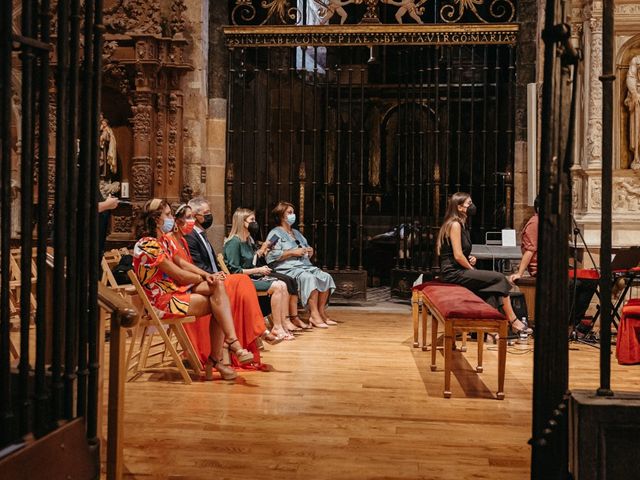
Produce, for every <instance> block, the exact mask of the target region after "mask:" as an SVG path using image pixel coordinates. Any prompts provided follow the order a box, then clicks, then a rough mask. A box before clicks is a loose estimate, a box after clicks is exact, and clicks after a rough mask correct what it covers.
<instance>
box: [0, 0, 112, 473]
mask: <svg viewBox="0 0 640 480" xmlns="http://www.w3.org/2000/svg"><path fill="white" fill-rule="evenodd" d="M80 3H81V2H79V1H77V0H76V1H69V0H60V1H59V2H53V4H52V2H49V1H48V0H43V1H42V2H33V1H30V0H24V1H22V2H19V1H12V0H6V1H3V2H0V55H1V56H2V58H1V59H0V92H1V96H0V112H1V113H0V145H1V152H0V154H1V156H0V165H1V175H0V186H1V190H0V225H1V227H0V228H1V230H0V258H1V266H0V274H1V275H0V276H1V284H0V300H1V301H0V315H1V321H0V326H1V328H0V450H2V449H3V448H4V447H7V446H12V445H21V444H22V442H23V441H24V439H25V438H27V437H36V438H38V437H40V436H42V435H44V434H46V433H48V432H51V431H53V430H55V429H56V428H58V427H59V426H60V421H65V420H71V419H76V418H78V417H84V418H85V422H86V435H87V439H88V441H89V443H90V444H91V445H93V447H94V453H95V454H96V459H97V458H99V457H98V456H97V455H98V454H99V448H97V447H98V444H99V439H98V438H97V420H98V410H97V409H98V398H97V394H98V378H99V377H98V373H99V364H98V363H99V362H98V351H99V350H98V347H99V345H98V331H97V325H98V320H97V319H98V307H97V286H98V268H99V267H98V265H99V258H98V241H97V238H98V223H97V194H96V192H97V191H98V185H97V178H98V170H97V169H98V166H97V165H98V162H97V145H98V130H97V126H98V112H99V109H98V105H99V102H100V95H99V92H100V75H97V74H96V72H99V71H100V70H101V63H102V59H101V58H102V57H101V53H102V25H101V24H102V3H103V2H102V0H95V1H94V0H86V1H85V2H83V5H82V6H81V5H80ZM14 49H15V50H14ZM52 51H55V54H52ZM50 59H55V62H56V68H51V64H50ZM81 105H82V108H81V107H80V106H81ZM12 170H17V171H18V172H19V176H18V175H16V174H15V173H14V174H12ZM12 180H14V181H15V180H19V182H18V184H19V189H18V190H17V191H16V189H15V185H12ZM50 182H51V183H50ZM54 184H55V188H51V189H50V188H49V186H50V185H51V186H52V187H53V185H54ZM50 192H54V194H53V196H50V194H49V193H50ZM13 195H17V199H18V200H15V199H14V198H12V196H13ZM16 220H17V224H18V229H17V234H16V235H15V236H14V238H13V239H12V230H11V225H12V224H14V223H15V222H16ZM13 233H16V232H13ZM12 247H13V248H12ZM51 247H53V248H52V249H51ZM32 251H33V255H34V256H35V258H36V260H35V262H36V267H35V268H32ZM16 256H18V257H20V260H19V265H20V272H21V276H20V278H19V279H13V278H11V272H12V271H15V270H14V269H12V268H11V267H10V263H11V262H12V258H16ZM16 284H17V285H19V287H18V288H17V289H16V288H15V286H16ZM32 295H33V298H32ZM34 303H35V311H33V310H32V308H30V307H31V306H33V305H34ZM14 312H18V313H19V316H18V315H14ZM13 325H15V326H17V328H18V330H19V332H12V328H11V327H12V326H13ZM12 344H15V345H14V347H15V349H12V348H11V347H12ZM15 357H17V359H16V358H15ZM16 361H17V368H15V363H16ZM11 448H13V447H11ZM5 453H6V450H5ZM96 464H98V463H97V462H96ZM96 474H97V472H96Z"/></svg>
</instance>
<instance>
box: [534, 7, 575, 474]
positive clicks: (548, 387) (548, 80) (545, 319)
mask: <svg viewBox="0 0 640 480" xmlns="http://www.w3.org/2000/svg"><path fill="white" fill-rule="evenodd" d="M561 3H563V0H560V1H557V0H554V1H550V2H547V5H546V10H545V25H544V30H543V32H542V38H543V40H544V43H545V48H544V76H543V83H542V111H541V122H542V128H541V138H540V198H541V205H540V214H539V215H540V230H539V232H538V245H539V258H540V259H541V260H540V265H539V269H538V277H537V280H536V281H537V282H538V289H537V293H536V317H537V318H540V322H537V323H536V343H537V344H538V345H539V346H543V348H536V349H535V350H534V369H533V377H534V382H533V419H532V439H531V440H530V443H531V445H532V457H531V478H532V479H536V480H537V479H540V480H542V479H544V480H547V479H565V478H568V472H567V466H568V460H567V457H568V448H567V446H568V440H567V435H568V428H567V425H566V415H567V414H568V413H567V411H566V409H565V410H564V411H562V410H560V408H561V407H559V405H564V407H566V399H567V397H566V392H567V387H568V353H569V352H568V348H567V340H566V326H565V325H566V324H565V323H564V322H565V319H566V318H567V316H568V313H569V311H568V301H567V300H568V298H567V294H568V292H567V289H566V288H557V287H558V286H560V285H566V281H567V261H568V245H567V238H568V235H569V228H568V227H569V222H568V220H569V211H568V210H569V208H568V207H569V196H570V188H569V179H568V175H567V174H566V173H567V172H568V167H566V168H564V165H563V164H562V163H563V162H561V161H560V160H559V158H560V156H559V152H560V151H561V149H562V147H561V146H560V145H559V143H560V141H561V138H560V137H561V136H560V135H558V133H560V132H561V131H562V129H564V128H565V125H562V124H561V121H560V120H561V119H562V118H563V111H562V109H561V108H560V106H561V105H562V100H564V98H563V93H564V92H563V90H566V89H567V87H568V84H569V82H567V74H566V73H565V72H566V71H567V69H564V68H563V67H562V65H561V64H560V58H559V55H557V49H558V45H557V43H559V41H560V40H561V36H560V35H558V32H559V29H558V27H559V26H561V25H562V24H563V23H564V18H563V17H564V14H563V13H562V12H563V8H562V5H561ZM538 312H539V313H538ZM563 333H564V334H563ZM550 372H553V374H552V375H551V374H550Z"/></svg>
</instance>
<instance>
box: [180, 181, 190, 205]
mask: <svg viewBox="0 0 640 480" xmlns="http://www.w3.org/2000/svg"><path fill="white" fill-rule="evenodd" d="M192 198H193V188H192V187H191V185H186V184H185V186H184V187H182V190H181V191H180V202H181V203H188V202H189V200H191V199H192Z"/></svg>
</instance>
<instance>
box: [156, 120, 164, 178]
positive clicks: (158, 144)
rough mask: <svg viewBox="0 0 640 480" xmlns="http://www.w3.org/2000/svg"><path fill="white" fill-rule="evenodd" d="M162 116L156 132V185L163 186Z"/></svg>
mask: <svg viewBox="0 0 640 480" xmlns="http://www.w3.org/2000/svg"><path fill="white" fill-rule="evenodd" d="M161 120H162V119H161V114H158V129H157V130H156V183H157V184H158V185H162V182H163V181H164V178H163V176H162V146H163V143H164V132H163V131H162V126H161V125H162V124H163V123H164V122H162V121H161Z"/></svg>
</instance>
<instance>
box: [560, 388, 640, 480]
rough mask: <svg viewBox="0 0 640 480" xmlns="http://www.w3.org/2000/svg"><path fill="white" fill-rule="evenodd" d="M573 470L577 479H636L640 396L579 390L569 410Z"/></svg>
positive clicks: (638, 472) (639, 467) (639, 470)
mask: <svg viewBox="0 0 640 480" xmlns="http://www.w3.org/2000/svg"><path fill="white" fill-rule="evenodd" d="M569 409H570V410H569V415H570V416H569V438H570V441H569V470H570V472H571V473H572V474H573V478H574V479H575V480H596V479H598V480H635V479H638V478H640V462H638V461H637V458H636V457H635V455H636V452H637V450H638V438H640V394H638V393H635V394H632V393H617V394H616V395H615V396H613V397H596V396H595V392H593V391H575V392H573V394H572V397H571V402H570V407H569Z"/></svg>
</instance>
